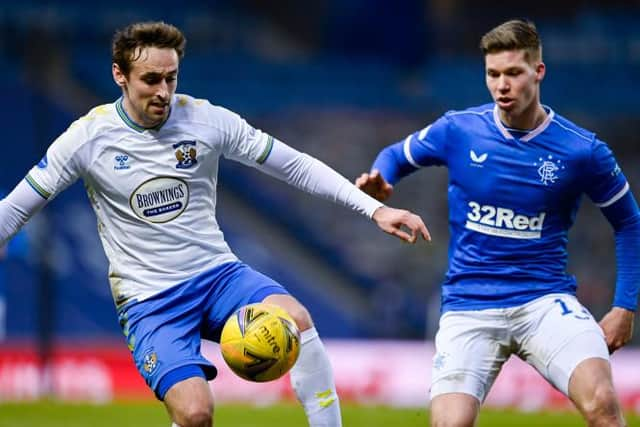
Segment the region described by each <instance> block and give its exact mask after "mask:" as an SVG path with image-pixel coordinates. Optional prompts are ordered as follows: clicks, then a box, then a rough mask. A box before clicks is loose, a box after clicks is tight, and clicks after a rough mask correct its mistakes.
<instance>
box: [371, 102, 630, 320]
mask: <svg viewBox="0 0 640 427" xmlns="http://www.w3.org/2000/svg"><path fill="white" fill-rule="evenodd" d="M545 109H546V111H547V113H548V115H547V118H546V120H545V121H544V122H543V123H542V124H541V125H540V126H538V127H537V128H536V129H533V130H531V131H529V132H521V131H520V132H518V131H514V130H510V129H507V128H506V127H505V126H504V125H503V123H502V122H501V121H500V117H499V114H498V109H497V107H496V106H495V105H494V104H487V105H483V106H480V107H475V108H470V109H467V110H464V111H453V112H448V113H447V114H445V115H444V116H443V117H441V118H440V119H438V120H437V121H436V122H435V123H433V124H432V125H430V126H428V127H426V128H425V129H423V130H421V131H418V132H416V133H414V134H412V135H410V136H408V137H407V138H406V139H405V140H404V141H403V142H400V143H398V145H396V148H395V150H394V152H395V153H394V154H393V155H394V156H395V157H396V158H395V159H394V161H395V163H396V165H397V166H398V167H399V168H400V169H399V170H396V171H398V172H399V173H400V174H406V173H408V172H410V171H412V170H416V169H417V168H421V167H424V166H431V165H438V166H446V167H447V168H448V169H449V187H448V198H449V224H450V233H451V241H450V246H449V269H448V272H447V276H446V280H445V282H444V285H443V288H442V310H443V311H447V310H478V309H485V308H499V307H510V306H515V305H519V304H523V303H526V302H528V301H530V300H533V299H535V298H538V297H540V296H542V295H545V294H549V293H556V292H560V293H570V294H574V293H575V290H576V280H575V278H574V277H573V276H570V275H568V274H567V273H566V264H567V235H568V230H569V228H570V227H571V225H572V224H573V222H574V219H575V215H576V212H577V209H578V206H579V204H580V199H581V196H582V194H583V193H586V194H587V195H588V196H589V197H590V198H591V200H593V202H594V203H596V204H597V205H598V206H600V207H606V206H609V205H611V204H613V203H614V202H616V201H617V200H619V199H620V198H622V197H623V196H624V195H625V194H626V193H627V192H628V191H629V185H628V183H627V180H626V178H625V177H624V175H623V174H622V172H621V171H620V168H619V167H618V165H617V163H616V160H615V159H614V156H613V154H612V152H611V150H610V149H609V147H608V146H607V145H606V144H605V143H604V142H602V141H600V140H599V139H597V138H596V137H595V135H594V134H593V133H591V132H588V131H586V130H584V129H582V128H580V127H578V126H576V125H575V124H573V123H572V122H570V121H569V120H567V119H565V118H563V117H561V116H559V115H557V114H555V113H554V112H553V111H552V110H551V109H549V108H548V107H545ZM392 147H393V146H392ZM392 147H389V148H390V149H391V148H392ZM400 148H401V149H400ZM383 153H385V152H384V151H383V152H382V153H381V155H380V156H379V157H378V160H377V161H376V164H374V168H379V169H380V170H381V172H382V174H383V176H384V177H385V179H387V181H389V182H391V183H394V182H395V181H397V179H398V178H399V177H398V176H387V175H392V173H391V172H390V171H389V170H387V173H385V168H384V162H385V159H384V157H385V154H383ZM400 153H402V154H400ZM389 154H390V151H388V152H387V155H389ZM398 157H404V158H403V159H402V158H398ZM403 168H404V170H403ZM408 169H411V170H408Z"/></svg>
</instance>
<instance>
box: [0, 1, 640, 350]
mask: <svg viewBox="0 0 640 427" xmlns="http://www.w3.org/2000/svg"><path fill="white" fill-rule="evenodd" d="M179 3H180V4H179V5H178V4H177V2H174V1H169V0H157V1H155V2H153V3H148V4H147V3H139V4H138V3H136V2H130V1H122V0H111V1H109V2H102V1H93V2H86V1H80V0H68V1H47V2H45V1H30V0H22V1H20V2H2V4H0V74H1V78H0V100H1V101H2V105H3V107H2V113H3V114H2V115H3V139H4V143H3V144H4V146H5V147H6V148H7V153H8V151H11V153H13V154H11V155H10V156H9V154H10V153H8V154H7V156H5V157H3V159H2V163H1V167H0V187H1V189H2V190H4V191H9V190H10V189H11V188H13V186H14V185H15V184H16V183H17V182H18V181H19V180H21V179H22V178H23V177H24V175H25V174H26V172H27V171H28V170H29V168H30V167H31V166H32V165H34V164H35V163H37V162H38V160H39V159H40V158H41V157H42V155H43V153H44V152H45V150H46V147H47V146H48V145H49V144H50V143H51V142H52V141H53V139H54V138H55V137H56V136H57V135H58V134H60V133H61V132H62V131H64V130H65V129H66V128H67V126H68V125H69V124H70V123H71V122H72V121H73V120H75V119H76V118H78V117H80V116H81V115H84V114H85V113H86V112H87V111H88V110H89V109H90V108H91V107H93V106H95V105H97V104H102V103H110V102H113V101H114V100H116V99H117V98H118V97H119V96H120V93H119V90H118V88H117V87H116V86H115V84H114V83H113V81H112V78H111V60H110V41H111V36H112V34H113V32H114V30H115V29H116V28H120V27H122V26H124V25H126V24H129V23H131V22H134V21H140V20H164V21H166V22H169V23H172V24H174V25H176V26H178V27H179V28H181V29H182V30H183V32H184V33H185V35H186V36H187V39H188V44H187V52H186V57H185V59H184V60H183V62H182V64H181V69H180V78H179V86H178V92H180V93H187V94H190V95H194V96H196V97H199V98H207V99H209V100H210V101H211V102H212V103H214V104H219V105H222V106H225V107H227V108H229V109H232V110H234V111H236V112H238V113H240V114H241V115H243V116H244V117H245V118H246V119H247V120H248V121H249V122H250V123H251V124H253V125H254V126H255V127H258V128H261V129H263V130H265V131H267V132H269V133H270V134H272V135H274V136H275V137H277V138H279V139H281V140H283V141H285V142H287V143H288V144H289V145H292V146H294V147H296V148H297V149H299V150H302V151H305V152H307V153H309V154H311V155H313V156H316V157H318V158H319V159H321V160H323V161H325V162H326V163H328V164H329V165H331V166H333V167H334V168H335V169H337V170H338V171H340V172H341V173H342V174H343V175H345V176H346V177H347V178H349V179H351V180H353V179H355V177H357V176H358V175H359V174H360V173H361V172H363V171H366V170H368V168H369V167H370V165H371V163H372V161H373V159H374V158H375V156H376V154H377V153H378V151H379V150H380V149H381V148H382V147H384V146H386V145H388V144H390V143H392V142H396V141H399V140H401V139H404V137H405V136H406V135H408V134H409V133H412V132H414V131H416V130H418V129H421V128H423V127H424V126H425V125H427V124H429V123H430V122H432V121H433V120H435V119H436V118H437V117H438V116H440V115H441V114H443V113H444V112H446V111H447V110H451V109H462V108H465V107H467V106H472V105H479V104H482V103H485V102H489V101H490V96H489V94H488V92H487V91H486V88H485V86H484V77H483V61H482V56H481V54H480V52H479V49H478V42H479V39H480V37H481V36H482V34H484V32H486V31H487V30H488V29H490V28H492V27H493V26H495V25H497V24H499V23H500V22H502V21H504V20H506V19H509V18H513V17H526V18H530V19H533V20H534V21H535V22H536V24H537V25H538V29H539V31H540V33H541V36H542V39H543V44H544V59H545V62H546V64H547V68H548V70H547V77H546V79H545V81H544V82H543V85H542V101H543V103H545V104H547V105H550V106H551V107H552V108H553V109H554V110H555V111H556V112H557V113H559V114H562V115H564V116H565V117H567V118H569V119H570V120H573V121H576V122H577V123H578V124H580V125H581V126H583V127H586V128H588V129H590V130H592V131H595V132H597V133H598V135H599V137H600V138H601V139H603V140H605V141H606V142H608V143H609V144H610V146H611V147H612V148H613V150H614V152H615V153H616V155H617V158H618V160H619V163H620V165H621V167H622V169H623V171H624V172H625V174H626V175H627V177H628V179H629V180H630V182H631V185H632V190H633V191H635V192H636V196H638V195H639V194H638V193H637V192H638V185H639V183H640V168H639V167H638V166H639V164H640V150H639V149H638V135H639V134H640V96H638V94H639V93H640V77H639V76H640V2H638V1H616V0H606V1H605V0H602V1H578V0H563V1H561V2H557V1H554V2H552V1H548V0H539V1H537V2H536V6H535V8H534V7H533V6H529V7H524V6H522V3H518V2H502V1H496V2H488V3H487V2H485V3H484V4H483V5H482V7H480V6H478V4H477V2H472V1H468V0H466V1H465V0H431V1H424V0H423V1H420V0H403V1H390V0H340V1H338V0H323V1H322V0H306V1H304V2H301V1H292V0H274V1H260V0H208V1H197V0H182V1H181V2H179ZM446 180H447V174H446V170H443V169H439V168H433V169H429V170H423V171H421V172H419V173H417V174H414V175H412V176H410V177H409V178H407V179H405V180H403V181H402V182H401V183H400V184H399V185H397V187H396V193H395V194H394V196H393V198H392V199H391V201H390V204H392V205H393V206H395V207H402V208H407V209H410V210H413V211H415V212H417V213H419V214H421V215H422V216H423V218H424V220H425V222H426V223H427V225H428V227H429V228H430V230H431V233H432V237H433V242H432V243H431V244H425V243H420V244H417V245H413V246H411V245H404V244H402V243H400V242H399V241H397V240H396V239H394V238H392V237H390V236H387V235H385V234H383V233H381V232H379V231H378V230H377V228H376V227H375V226H374V225H373V223H371V222H370V221H368V220H367V219H365V218H363V217H361V216H358V215H356V214H354V213H352V212H350V211H348V210H346V209H344V208H341V207H337V206H334V205H331V204H330V203H328V202H326V201H324V200H319V199H315V198H313V197H311V196H309V195H307V194H305V193H302V192H300V191H297V190H295V189H293V188H291V187H288V186H286V185H285V184H282V183H280V182H277V181H275V180H273V179H272V178H270V177H267V176H265V175H261V174H259V173H257V172H255V171H254V170H252V169H249V168H246V167H243V166H240V165H237V164H233V163H232V162H229V161H226V162H223V167H222V170H221V178H220V182H221V184H220V188H219V191H220V194H221V195H220V202H219V204H218V217H219V221H220V223H221V225H222V228H223V230H225V231H226V236H227V238H228V241H229V242H230V244H231V247H232V249H233V250H234V251H235V252H236V253H237V254H238V255H239V256H240V257H241V258H242V259H243V260H244V261H246V262H247V263H249V264H250V265H252V266H254V267H255V268H256V269H258V270H260V271H262V272H264V273H266V274H268V275H270V276H272V277H273V278H275V279H276V280H278V281H280V282H281V283H283V284H285V285H286V286H287V287H288V288H289V289H290V290H291V292H292V293H293V294H294V295H296V296H297V297H298V298H299V299H300V300H301V301H302V302H303V303H304V304H306V305H307V307H309V309H310V311H311V313H312V315H313V316H314V318H315V320H316V323H317V326H318V329H319V331H320V333H321V334H322V335H323V336H324V337H328V338H372V339H382V338H393V339H411V340H422V339H425V338H426V339H432V338H433V336H434V333H435V330H436V327H437V319H438V316H439V298H440V293H439V286H440V282H441V281H442V278H443V276H444V273H445V270H446V264H447V244H448V230H447V208H446V193H447V191H446V190H447V186H446ZM95 228H96V225H95V217H94V215H93V212H92V210H91V208H90V205H89V203H88V201H87V200H86V195H85V194H84V189H83V187H82V184H81V183H78V184H76V185H75V186H73V187H72V188H70V189H69V190H67V191H66V192H65V193H63V194H62V195H61V196H60V197H58V198H57V199H56V200H55V201H53V202H52V203H51V204H50V205H49V206H48V207H47V208H46V209H45V211H43V212H42V213H41V214H39V215H38V216H37V217H35V218H34V220H33V221H32V222H31V223H30V224H29V225H28V226H27V227H26V229H25V230H24V233H23V234H22V235H20V236H19V238H18V239H16V240H15V241H14V242H12V243H11V244H10V245H9V246H8V247H7V248H6V250H5V251H4V253H3V257H4V260H3V261H2V263H1V264H0V268H1V271H0V274H1V276H0V291H1V292H2V295H3V298H4V300H5V302H6V318H5V320H6V326H5V333H4V335H5V336H6V339H8V340H9V341H11V342H35V343H38V342H39V343H41V344H40V345H42V346H43V347H44V348H46V343H49V342H52V341H56V340H66V341H72V342H73V341H83V340H91V341H101V340H102V341H104V340H121V331H120V329H119V327H118V324H117V320H116V315H115V310H114V306H113V303H112V300H111V294H110V291H109V285H108V282H107V262H106V258H105V256H104V253H103V251H102V247H101V246H100V243H99V240H98V236H97V233H96V231H95ZM570 241H571V243H570V245H569V246H570V264H569V271H570V272H571V273H572V274H575V275H576V276H577V278H578V281H579V283H580V288H579V297H580V299H581V300H582V302H583V303H584V304H585V305H586V306H587V307H588V308H590V309H591V310H592V312H593V313H594V315H595V316H596V317H600V316H601V315H602V314H603V313H605V312H606V311H607V310H608V309H609V307H610V303H611V300H612V293H613V288H614V283H615V258H614V243H613V235H612V230H611V228H610V226H609V225H608V224H607V222H606V221H605V220H604V218H603V217H602V215H601V214H600V212H599V211H598V210H597V209H596V208H594V207H593V205H592V204H591V202H589V201H588V200H587V201H586V202H585V203H584V206H583V207H582V209H581V211H580V214H579V215H578V219H577V223H576V225H575V226H574V228H573V229H572V232H571V234H570ZM0 308H1V306H0ZM0 311H1V310H0ZM637 323H638V324H640V322H637ZM122 342H123V343H124V341H122ZM43 343H44V344H43ZM634 343H635V344H638V343H640V332H639V331H637V330H636V333H635V337H634Z"/></svg>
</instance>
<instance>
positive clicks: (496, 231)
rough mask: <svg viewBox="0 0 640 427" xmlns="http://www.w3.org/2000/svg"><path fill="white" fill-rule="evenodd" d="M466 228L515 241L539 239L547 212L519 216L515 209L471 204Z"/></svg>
mask: <svg viewBox="0 0 640 427" xmlns="http://www.w3.org/2000/svg"><path fill="white" fill-rule="evenodd" d="M468 206H469V209H470V210H469V212H468V213H467V221H466V223H465V227H466V228H467V229H469V230H473V231H477V232H479V233H483V234H488V235H490V236H499V237H508V238H513V239H539V238H540V237H541V236H542V227H543V225H544V218H545V216H546V215H547V214H546V212H540V213H539V214H537V215H534V216H527V215H522V214H517V213H516V212H515V211H514V210H513V209H509V208H502V207H499V206H492V205H480V204H479V203H477V202H473V201H472V202H469V204H468Z"/></svg>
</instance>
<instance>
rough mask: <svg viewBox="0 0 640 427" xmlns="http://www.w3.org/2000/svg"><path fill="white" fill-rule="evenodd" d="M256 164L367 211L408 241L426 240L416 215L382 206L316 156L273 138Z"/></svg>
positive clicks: (319, 192) (280, 176)
mask: <svg viewBox="0 0 640 427" xmlns="http://www.w3.org/2000/svg"><path fill="white" fill-rule="evenodd" d="M257 168H258V169H260V170H262V171H264V172H266V173H268V174H269V175H272V176H274V177H276V178H278V179H281V180H283V181H285V182H287V183H289V184H291V185H294V186H296V187H298V188H300V189H302V190H304V191H307V192H309V193H311V194H314V195H317V196H320V197H324V198H327V199H329V200H332V201H334V202H336V203H339V204H342V205H345V206H347V207H349V208H351V209H353V210H355V211H357V212H360V213H362V214H364V215H367V216H368V217H369V218H371V219H373V220H374V221H375V222H376V224H378V227H380V228H381V229H382V230H383V231H385V232H387V233H389V234H392V235H394V236H396V237H398V238H400V239H402V240H405V241H407V242H409V243H414V242H416V241H417V240H418V237H420V236H422V237H423V238H424V239H425V240H429V232H428V231H427V228H426V226H425V225H424V223H423V222H422V219H421V218H420V217H419V216H417V215H415V214H412V213H411V212H409V211H405V210H400V209H393V208H390V207H387V206H384V205H383V204H382V203H380V202H379V201H377V200H375V199H373V198H372V197H370V196H368V195H367V194H365V193H363V192H362V191H360V190H359V189H358V188H357V187H356V186H355V185H353V184H351V183H350V182H349V181H348V180H347V179H346V178H344V177H343V176H342V175H340V174H339V173H338V172H336V171H335V170H333V169H332V168H330V167H329V166H327V165H326V164H324V163H323V162H321V161H320V160H318V159H315V158H313V157H311V156H309V155H307V154H304V153H301V152H299V151H297V150H295V149H293V148H291V147H289V146H288V145H286V144H284V143H282V142H280V141H277V140H274V144H273V148H272V150H271V152H270V154H269V157H268V158H267V159H266V161H265V162H264V163H263V164H262V165H258V166H257Z"/></svg>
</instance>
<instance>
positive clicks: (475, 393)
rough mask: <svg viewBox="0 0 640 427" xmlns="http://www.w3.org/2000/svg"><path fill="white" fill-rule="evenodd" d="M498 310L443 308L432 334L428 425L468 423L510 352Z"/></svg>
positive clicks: (466, 425)
mask: <svg viewBox="0 0 640 427" xmlns="http://www.w3.org/2000/svg"><path fill="white" fill-rule="evenodd" d="M501 311H502V310H500V309H491V310H482V311H463V312H447V313H445V314H444V315H443V316H442V317H441V319H440V329H439V330H438V333H437V335H436V354H435V356H434V357H433V367H432V384H431V425H432V426H433V427H472V426H474V425H475V423H476V419H477V418H478V413H479V410H480V404H481V403H482V402H483V401H484V398H485V397H486V395H487V393H488V392H489V389H490V388H491V385H492V384H493V381H494V380H495V378H496V377H497V376H498V373H499V372H500V369H501V367H502V365H503V364H504V362H505V361H506V360H507V358H508V357H509V354H510V349H509V336H508V332H507V331H506V328H505V327H504V326H503V323H502V322H501V320H502V319H501V316H502V315H501Z"/></svg>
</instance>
